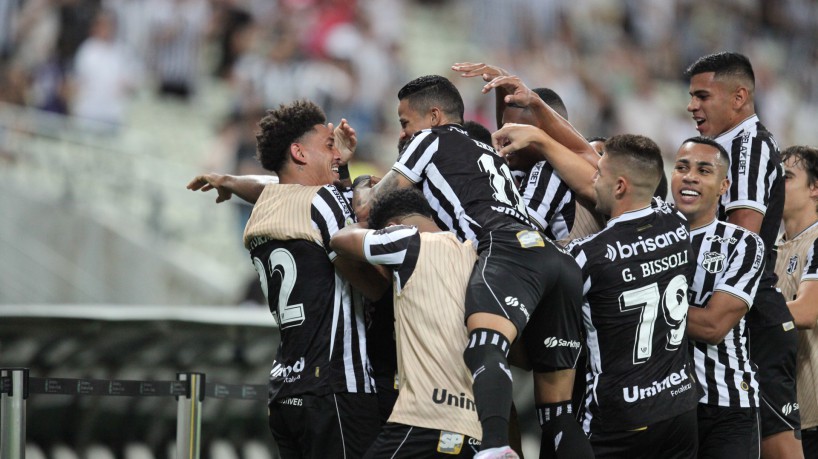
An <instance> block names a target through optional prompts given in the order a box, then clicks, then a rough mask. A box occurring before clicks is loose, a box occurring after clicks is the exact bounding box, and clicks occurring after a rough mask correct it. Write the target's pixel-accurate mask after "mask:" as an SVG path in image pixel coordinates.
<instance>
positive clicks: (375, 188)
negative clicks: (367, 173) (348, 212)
mask: <svg viewBox="0 0 818 459" xmlns="http://www.w3.org/2000/svg"><path fill="white" fill-rule="evenodd" d="M373 182H375V180H371V181H370V180H366V181H362V182H361V183H359V184H358V185H357V186H356V187H355V190H354V191H353V195H352V208H353V210H354V211H355V216H356V217H357V218H358V221H359V222H363V221H366V220H367V219H368V218H369V207H370V205H371V203H372V202H374V200H375V199H378V197H380V196H383V195H385V194H386V193H388V192H390V191H392V190H396V189H398V188H409V187H411V186H414V183H412V182H411V181H410V180H409V179H408V178H406V177H404V176H403V174H401V173H400V172H398V171H396V170H394V169H392V170H391V171H389V172H388V173H387V174H386V175H385V176H384V177H383V178H382V179H381V180H380V182H377V184H374V185H373Z"/></svg>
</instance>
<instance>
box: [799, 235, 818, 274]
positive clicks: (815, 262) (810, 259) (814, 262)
mask: <svg viewBox="0 0 818 459" xmlns="http://www.w3.org/2000/svg"><path fill="white" fill-rule="evenodd" d="M816 248H818V239H816V240H814V241H813V242H812V245H811V246H810V248H809V252H807V261H806V262H805V263H804V271H803V273H801V282H804V281H814V280H818V258H816V257H815V252H816Z"/></svg>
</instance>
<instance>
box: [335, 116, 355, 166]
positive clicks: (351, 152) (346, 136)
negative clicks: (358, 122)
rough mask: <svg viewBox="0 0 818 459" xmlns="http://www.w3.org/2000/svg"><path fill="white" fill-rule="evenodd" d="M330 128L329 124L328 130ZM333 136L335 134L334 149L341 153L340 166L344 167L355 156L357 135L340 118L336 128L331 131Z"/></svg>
mask: <svg viewBox="0 0 818 459" xmlns="http://www.w3.org/2000/svg"><path fill="white" fill-rule="evenodd" d="M331 126H332V123H330V128H331ZM333 134H335V147H336V148H337V149H338V151H339V152H340V153H341V165H342V166H344V165H346V164H347V163H349V160H351V159H352V157H353V156H355V149H356V148H357V147H358V135H357V134H356V133H355V129H353V128H352V126H350V125H349V123H348V122H347V120H346V118H341V122H340V123H339V124H338V127H336V128H335V129H334V130H333Z"/></svg>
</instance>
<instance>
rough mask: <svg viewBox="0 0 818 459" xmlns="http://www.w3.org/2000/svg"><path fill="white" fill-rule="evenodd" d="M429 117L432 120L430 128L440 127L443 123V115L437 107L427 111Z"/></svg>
mask: <svg viewBox="0 0 818 459" xmlns="http://www.w3.org/2000/svg"><path fill="white" fill-rule="evenodd" d="M429 116H431V118H432V127H435V126H440V125H441V124H442V123H443V113H442V112H441V111H440V109H439V108H437V107H432V109H431V110H429Z"/></svg>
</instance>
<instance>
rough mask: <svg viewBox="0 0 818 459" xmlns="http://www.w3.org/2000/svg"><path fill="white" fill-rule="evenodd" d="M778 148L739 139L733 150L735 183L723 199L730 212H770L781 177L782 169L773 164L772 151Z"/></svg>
mask: <svg viewBox="0 0 818 459" xmlns="http://www.w3.org/2000/svg"><path fill="white" fill-rule="evenodd" d="M773 148H778V147H777V146H776V145H775V143H774V142H773V141H772V139H769V138H764V137H759V136H745V135H739V136H737V137H736V138H735V139H733V143H732V145H731V148H730V158H731V162H732V164H731V165H730V171H731V175H732V181H731V183H730V188H729V189H728V191H727V193H725V194H724V196H723V197H722V203H724V209H725V211H727V212H730V211H731V210H735V209H742V208H745V209H753V210H756V211H758V212H761V214H762V215H763V214H765V213H766V212H767V203H768V202H769V201H770V190H771V188H772V184H773V182H774V181H775V180H776V179H777V178H778V177H780V176H781V165H780V164H775V163H773V162H772V161H771V160H770V157H771V153H770V150H771V149H773Z"/></svg>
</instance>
